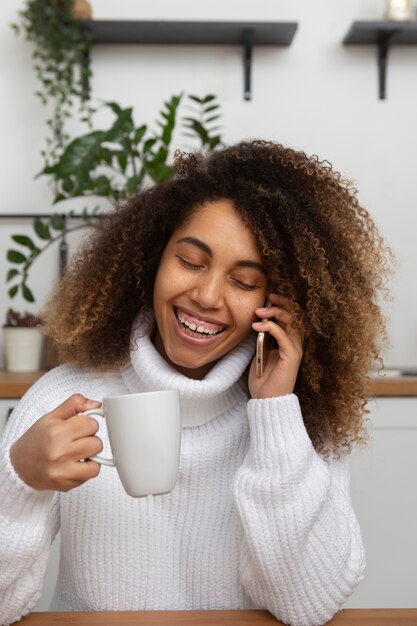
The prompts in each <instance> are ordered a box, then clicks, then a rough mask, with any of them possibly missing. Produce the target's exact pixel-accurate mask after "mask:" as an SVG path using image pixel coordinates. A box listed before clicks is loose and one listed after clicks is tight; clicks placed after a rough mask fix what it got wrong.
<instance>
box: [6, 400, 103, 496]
mask: <svg viewBox="0 0 417 626" xmlns="http://www.w3.org/2000/svg"><path fill="white" fill-rule="evenodd" d="M100 406H101V403H100V402H95V401H93V400H88V399H87V398H85V397H84V396H82V395H81V394H75V395H72V396H71V397H69V398H68V399H67V400H66V401H65V402H63V403H62V404H61V405H60V406H58V407H57V408H56V409H54V410H53V411H51V412H50V413H47V414H46V415H44V416H43V417H41V418H40V419H38V420H37V421H36V422H35V423H34V424H33V425H32V426H31V427H30V428H29V429H28V430H27V431H26V432H25V433H24V435H22V436H21V437H20V439H18V440H17V441H16V442H15V443H14V444H13V445H12V447H11V449H10V460H11V462H12V465H13V467H14V469H15V471H16V473H17V474H18V475H19V477H20V478H21V479H22V480H23V481H24V482H25V483H26V484H27V485H29V486H30V487H33V489H40V490H41V489H52V490H55V491H69V490H70V489H73V488H74V487H79V486H80V485H82V484H83V483H85V482H86V481H87V480H89V479H90V478H94V477H95V476H97V475H98V474H99V472H100V465H99V464H98V463H96V462H95V461H89V460H84V459H88V457H90V456H94V455H96V454H99V453H100V452H101V451H102V449H103V444H102V442H101V439H99V438H98V437H96V436H95V435H96V433H97V431H98V429H99V426H98V423H97V420H95V419H94V418H93V417H90V416H89V415H82V411H87V410H88V409H96V408H98V407H100Z"/></svg>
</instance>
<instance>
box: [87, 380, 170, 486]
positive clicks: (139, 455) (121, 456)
mask: <svg viewBox="0 0 417 626" xmlns="http://www.w3.org/2000/svg"><path fill="white" fill-rule="evenodd" d="M84 413H85V414H87V415H101V416H102V417H104V418H105V420H106V424H107V431H108V434H109V441H110V446H111V449H112V453H113V458H112V459H105V458H103V457H101V456H92V457H91V460H92V461H96V462H97V463H101V464H103V465H109V466H111V467H116V469H117V471H118V474H119V477H120V480H121V482H122V485H123V487H124V489H125V491H126V493H127V494H129V495H130V496H133V497H134V498H137V497H141V496H149V495H159V494H164V493H169V492H170V491H172V490H173V489H174V486H175V483H176V480H177V475H178V468H179V460H180V450H181V411H180V398H179V393H178V391H176V390H168V391H150V392H146V393H132V394H129V395H123V396H109V397H107V398H104V399H103V408H101V409H91V410H90V411H85V412H84Z"/></svg>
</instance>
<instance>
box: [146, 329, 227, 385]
mask: <svg viewBox="0 0 417 626" xmlns="http://www.w3.org/2000/svg"><path fill="white" fill-rule="evenodd" d="M151 341H152V344H153V346H154V348H155V350H156V351H157V352H159V354H160V355H161V357H162V358H163V359H164V361H166V363H168V365H170V366H171V367H172V368H173V369H174V370H176V371H177V372H179V373H180V374H183V376H186V377H187V378H191V379H192V380H203V378H205V376H206V375H207V374H208V373H209V371H210V370H211V369H212V367H213V366H214V365H215V364H216V363H217V361H213V362H211V363H205V364H204V365H201V366H200V367H185V366H184V365H181V363H174V362H173V361H171V359H170V358H169V356H168V355H167V353H166V352H165V348H164V342H163V341H162V337H161V335H160V333H159V331H158V330H157V329H156V332H155V333H154V335H153V336H152V337H151Z"/></svg>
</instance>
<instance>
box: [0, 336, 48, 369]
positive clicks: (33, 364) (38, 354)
mask: <svg viewBox="0 0 417 626" xmlns="http://www.w3.org/2000/svg"><path fill="white" fill-rule="evenodd" d="M3 336H4V355H5V361H6V369H7V370H8V371H9V372H35V371H37V370H39V369H40V366H41V358H42V339H43V337H42V335H41V333H40V332H39V329H38V328H27V327H25V328H23V327H10V328H3Z"/></svg>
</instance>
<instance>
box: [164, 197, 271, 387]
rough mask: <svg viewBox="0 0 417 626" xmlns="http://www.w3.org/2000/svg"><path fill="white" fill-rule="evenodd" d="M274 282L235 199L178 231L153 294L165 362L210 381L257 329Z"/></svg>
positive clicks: (209, 206)
mask: <svg viewBox="0 0 417 626" xmlns="http://www.w3.org/2000/svg"><path fill="white" fill-rule="evenodd" d="M266 288H267V279H266V274H265V270H264V268H263V264H262V257H261V255H260V253H259V251H258V249H257V246H256V243H255V238H254V236H253V234H252V233H251V231H250V230H249V229H248V227H247V226H246V225H245V224H244V222H243V221H242V219H241V217H240V216H239V214H238V213H237V211H236V209H235V208H234V206H233V204H232V202H230V201H229V200H218V201H216V202H211V203H206V204H204V205H203V206H202V207H201V209H199V210H198V211H197V212H196V213H194V214H193V215H192V216H191V218H190V219H189V220H188V221H187V222H186V223H185V224H183V225H182V226H181V227H180V228H178V229H177V230H175V231H174V233H173V234H172V236H171V239H170V240H169V242H168V244H167V245H166V247H165V249H164V252H163V254H162V257H161V261H160V263H159V267H158V272H157V275H156V279H155V286H154V293H153V307H154V312H155V318H156V325H157V329H156V334H155V336H154V338H153V343H154V345H155V348H156V349H157V350H158V352H159V353H160V354H161V355H162V356H163V358H164V359H165V360H166V361H168V363H170V364H171V365H172V366H173V367H174V368H175V369H176V370H177V371H179V372H181V373H183V374H185V375H186V376H188V377H189V378H195V379H202V378H204V376H205V375H206V374H207V372H209V371H210V369H211V368H212V366H213V365H214V364H215V363H216V361H218V359H220V358H221V357H222V356H223V355H225V354H226V353H227V352H229V351H230V350H232V349H233V348H235V347H236V346H237V345H238V344H239V343H240V342H241V341H242V340H243V339H244V338H245V337H246V336H247V335H248V334H249V332H250V331H251V324H252V322H253V321H255V320H256V319H257V318H256V315H255V308H256V307H259V306H263V304H264V302H265V295H266Z"/></svg>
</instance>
